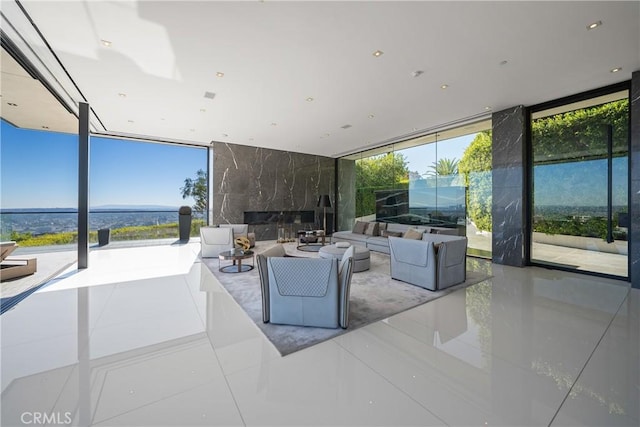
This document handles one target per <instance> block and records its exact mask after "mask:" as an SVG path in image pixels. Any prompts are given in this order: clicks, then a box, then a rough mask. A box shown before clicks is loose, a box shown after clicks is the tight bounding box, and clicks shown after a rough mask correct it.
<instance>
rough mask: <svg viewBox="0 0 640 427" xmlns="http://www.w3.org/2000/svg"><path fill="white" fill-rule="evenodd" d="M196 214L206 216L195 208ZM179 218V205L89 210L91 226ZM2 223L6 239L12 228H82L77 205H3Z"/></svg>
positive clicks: (35, 230)
mask: <svg viewBox="0 0 640 427" xmlns="http://www.w3.org/2000/svg"><path fill="white" fill-rule="evenodd" d="M193 216H194V218H202V214H201V213H197V212H194V214H193ZM177 222H178V208H177V207H168V206H162V207H155V208H149V207H147V208H112V209H109V208H96V209H92V210H91V211H90V213H89V229H90V230H93V231H95V230H98V229H101V228H112V229H113V228H122V227H133V226H149V225H161V224H169V223H177ZM0 224H1V232H2V238H3V240H6V239H8V238H9V237H10V235H11V233H12V232H17V233H31V234H32V235H34V236H38V235H42V234H51V233H63V232H73V231H77V229H78V213H77V209H72V208H49V209H46V208H43V209H35V208H32V209H2V210H0Z"/></svg>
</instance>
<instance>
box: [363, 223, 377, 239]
mask: <svg viewBox="0 0 640 427" xmlns="http://www.w3.org/2000/svg"><path fill="white" fill-rule="evenodd" d="M364 234H366V235H367V236H378V235H379V234H380V233H378V223H377V222H370V223H368V224H367V228H366V229H365V230H364Z"/></svg>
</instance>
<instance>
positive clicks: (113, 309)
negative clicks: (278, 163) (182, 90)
mask: <svg viewBox="0 0 640 427" xmlns="http://www.w3.org/2000/svg"><path fill="white" fill-rule="evenodd" d="M198 252H199V245H198V244H187V245H172V246H156V247H146V248H129V249H112V250H101V251H95V252H92V253H91V257H90V268H89V269H88V270H84V271H76V270H73V269H71V270H69V271H68V272H67V273H65V274H63V275H62V277H60V278H58V279H56V280H55V281H54V282H52V283H51V284H50V285H49V286H47V287H45V288H43V289H41V290H40V291H38V292H37V293H35V294H33V295H31V296H30V297H29V298H27V299H26V300H25V301H23V302H21V303H20V304H19V305H18V306H16V307H15V308H14V309H13V310H11V311H9V312H7V313H6V314H4V315H2V317H0V322H1V332H2V343H1V356H2V360H1V367H2V371H1V373H2V380H1V382H2V426H13V425H18V426H20V425H35V424H37V425H43V424H47V425H64V424H71V425H82V426H86V425H99V426H108V425H127V426H134V425H138V426H156V425H175V426H186V425H360V426H368V425H384V426H396V425H482V426H484V425H510V426H529V425H596V426H617V425H629V426H631V425H633V426H637V425H639V424H640V409H639V407H640V405H639V403H638V402H640V371H639V370H640V368H639V366H640V338H639V335H640V315H639V312H640V291H638V290H631V291H630V289H629V284H628V283H625V282H618V281H613V280H605V279H599V278H593V277H588V276H582V275H576V274H570V273H562V272H556V271H551V270H545V269H539V268H525V269H518V268H510V267H501V266H495V265H494V266H491V265H490V264H489V263H484V262H471V263H470V265H474V266H476V267H479V268H490V269H492V270H493V272H492V274H493V277H492V279H490V280H488V281H485V282H482V283H480V284H477V285H474V286H471V287H469V288H466V289H463V290H460V291H457V292H454V293H451V294H449V295H447V296H445V297H442V298H440V299H438V300H435V301H433V302H430V303H428V304H426V305H423V306H420V307H417V308H415V309H412V310H409V311H406V312H404V313H401V314H398V315H396V316H393V317H390V318H388V319H386V320H384V321H380V322H377V323H374V324H371V325H369V326H367V327H364V328H361V329H358V330H354V331H351V332H350V333H348V334H345V335H342V336H340V337H338V338H336V339H334V340H331V341H326V342H324V343H322V344H319V345H317V346H314V347H311V348H308V349H305V350H302V351H299V352H297V353H294V354H292V355H289V356H287V357H284V358H282V357H280V355H279V354H278V353H277V352H276V351H275V350H274V349H273V347H272V346H271V344H270V343H269V342H268V341H267V340H266V339H264V338H263V336H262V335H261V333H260V332H259V331H258V329H257V328H256V327H255V325H253V324H252V323H251V321H250V320H249V318H248V317H247V316H246V315H245V314H244V312H243V311H242V310H241V309H240V308H239V307H238V306H237V305H236V304H235V303H234V301H233V300H232V299H231V298H230V297H229V296H228V295H227V294H226V293H225V291H224V290H223V289H222V288H221V287H220V286H219V285H218V284H217V283H216V281H215V279H214V277H213V276H212V275H211V273H210V272H209V271H208V270H207V269H206V268H205V267H203V266H202V264H201V263H200V262H199V261H198V257H197V254H198Z"/></svg>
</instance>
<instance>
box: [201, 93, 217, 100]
mask: <svg viewBox="0 0 640 427" xmlns="http://www.w3.org/2000/svg"><path fill="white" fill-rule="evenodd" d="M204 97H205V98H207V99H213V98H215V97H216V94H215V93H213V92H205V93H204Z"/></svg>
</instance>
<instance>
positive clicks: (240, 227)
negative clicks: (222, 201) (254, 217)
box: [220, 224, 256, 247]
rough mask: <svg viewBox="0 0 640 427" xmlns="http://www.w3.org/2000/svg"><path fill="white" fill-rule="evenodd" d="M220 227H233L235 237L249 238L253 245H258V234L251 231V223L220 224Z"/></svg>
mask: <svg viewBox="0 0 640 427" xmlns="http://www.w3.org/2000/svg"><path fill="white" fill-rule="evenodd" d="M220 228H231V229H233V238H234V239H236V238H238V237H246V238H247V239H249V243H250V246H251V247H254V246H255V245H256V235H255V233H249V224H220Z"/></svg>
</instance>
